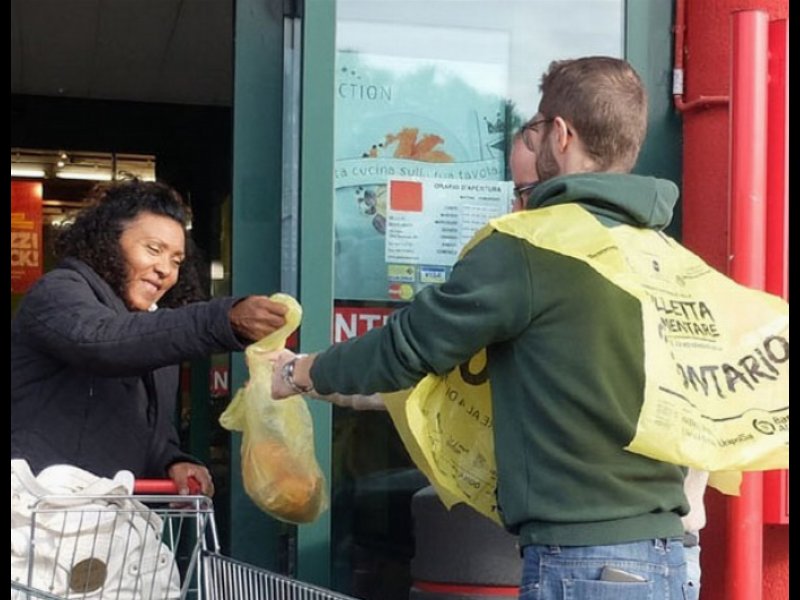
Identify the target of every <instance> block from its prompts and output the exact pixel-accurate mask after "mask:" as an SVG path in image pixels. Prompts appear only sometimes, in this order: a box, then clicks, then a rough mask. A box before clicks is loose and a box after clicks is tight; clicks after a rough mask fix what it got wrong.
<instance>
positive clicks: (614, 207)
mask: <svg viewBox="0 0 800 600" xmlns="http://www.w3.org/2000/svg"><path fill="white" fill-rule="evenodd" d="M676 199H677V188H676V187H675V186H674V185H673V184H672V183H670V182H668V181H664V180H658V179H654V178H650V177H640V176H634V175H622V174H587V175H570V176H564V177H558V178H554V179H552V180H549V181H547V182H545V183H543V184H542V185H541V186H539V187H538V188H537V189H536V190H535V192H534V194H533V195H532V196H531V198H530V200H529V203H528V208H529V209H533V210H535V209H536V208H538V207H546V206H553V205H557V204H564V203H570V202H572V203H577V204H579V205H581V206H583V207H584V208H585V209H586V210H588V211H589V212H590V213H592V214H593V215H595V216H596V217H597V218H598V220H600V222H601V223H603V224H604V225H606V226H614V225H618V224H627V225H633V226H637V227H649V228H653V229H662V228H663V227H665V226H666V225H667V224H668V223H669V221H670V219H671V215H672V208H673V206H674V203H675V201H676ZM484 347H485V348H486V349H487V353H488V360H489V364H488V367H489V377H490V380H491V382H492V403H493V419H494V431H495V455H496V459H497V468H498V504H499V509H500V512H501V514H502V517H503V521H504V523H505V524H506V526H507V528H508V529H509V530H510V531H513V532H515V533H518V534H519V536H520V545H521V546H524V545H527V544H560V545H565V546H585V545H603V544H614V543H622V542H627V541H634V540H641V539H650V538H657V537H670V536H679V535H681V534H682V531H683V529H682V527H681V522H680V518H679V517H680V516H681V515H684V514H686V512H687V509H688V505H687V503H686V499H685V497H684V495H683V476H684V473H683V470H682V469H681V468H680V467H677V466H675V465H670V464H667V463H662V462H658V461H654V460H652V459H649V458H645V457H643V456H640V455H637V454H633V453H630V452H627V451H625V450H623V447H624V446H626V445H627V444H628V442H629V441H630V440H631V439H632V437H633V434H634V431H635V427H636V422H637V418H638V415H639V411H640V409H641V404H642V400H643V390H644V372H643V356H642V352H643V338H642V326H641V310H640V308H639V304H638V302H637V301H636V300H635V299H634V298H633V297H631V296H629V295H628V294H626V293H625V292H623V291H622V290H620V289H619V288H617V287H615V286H614V285H612V284H611V283H610V282H609V281H608V280H606V279H605V278H603V277H602V276H601V275H599V274H598V273H597V272H595V271H594V270H593V269H591V268H590V267H589V266H587V265H586V264H584V263H583V262H581V261H579V260H577V259H573V258H569V257H566V256H564V255H561V254H558V253H555V252H550V251H547V250H543V249H541V248H537V247H535V246H532V245H530V244H529V243H527V242H525V241H523V240H520V239H518V238H516V237H512V236H509V235H506V234H502V233H499V232H496V233H494V234H492V235H490V236H489V237H487V238H486V239H485V240H483V241H481V242H480V243H479V244H477V245H476V246H475V247H474V248H472V249H471V250H470V251H469V252H468V253H467V254H466V256H464V257H463V258H462V259H461V260H459V261H458V263H456V265H455V266H454V268H453V272H452V274H451V276H450V279H449V280H448V281H447V282H446V283H444V284H442V285H440V286H431V287H428V288H425V289H424V290H422V291H421V292H420V293H419V294H418V295H417V296H416V298H415V299H414V301H413V302H412V303H411V304H410V305H409V306H407V307H405V308H404V309H401V310H398V311H396V312H395V313H394V314H393V315H392V316H391V318H390V319H389V321H388V322H387V324H386V325H385V326H384V327H382V328H380V329H375V330H372V331H370V332H368V333H367V334H365V335H364V336H361V337H360V338H356V339H353V340H350V341H348V342H344V343H342V344H337V345H335V346H333V347H331V348H330V349H328V350H327V351H325V352H323V353H321V354H320V355H318V357H317V360H316V361H315V363H314V366H313V368H312V373H311V375H312V379H313V381H314V384H315V387H316V389H317V391H318V392H320V393H323V394H324V393H330V392H340V393H372V392H380V391H392V390H398V389H403V388H406V387H409V386H411V385H413V384H415V383H416V382H417V381H419V380H420V379H421V378H422V377H424V376H425V375H426V374H427V373H437V374H444V373H446V372H448V371H450V370H451V369H453V368H454V367H455V366H457V365H459V364H461V363H463V362H464V361H466V360H468V359H469V358H470V357H471V356H473V355H474V354H475V352H477V351H478V350H480V349H481V348H484Z"/></svg>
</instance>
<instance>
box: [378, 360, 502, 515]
mask: <svg viewBox="0 0 800 600" xmlns="http://www.w3.org/2000/svg"><path fill="white" fill-rule="evenodd" d="M485 367H486V351H485V350H482V351H481V352H479V353H478V354H476V355H475V356H474V357H473V358H472V359H471V360H470V361H469V362H468V363H465V364H464V365H461V366H460V367H459V368H457V369H453V370H452V371H451V372H450V373H447V374H446V375H442V376H438V375H428V376H427V377H425V378H424V379H422V381H420V382H419V383H418V384H417V386H416V387H415V388H414V389H413V390H411V391H410V394H409V391H408V390H406V391H404V392H396V393H394V394H386V393H383V394H381V395H382V396H383V400H384V404H385V405H386V408H387V410H388V411H389V414H390V415H391V417H392V421H393V422H394V425H395V428H396V429H397V432H398V434H399V435H400V439H402V440H403V444H404V445H405V447H406V450H407V451H408V453H409V455H410V456H411V458H412V460H413V461H414V464H416V465H417V468H419V470H420V471H422V472H423V473H424V474H425V476H426V477H427V478H428V481H430V482H431V484H432V485H433V487H434V489H435V490H436V493H437V494H438V495H439V498H440V499H441V501H442V503H443V504H444V505H445V506H446V507H447V508H450V507H451V506H453V505H454V504H458V503H459V502H464V503H466V504H468V505H469V506H471V507H472V508H474V509H475V510H477V511H478V512H479V513H481V514H482V515H484V516H486V517H489V518H490V519H491V520H492V521H494V522H495V523H497V524H498V525H499V524H501V521H500V515H499V514H498V512H497V497H496V495H495V489H496V488H497V467H496V464H495V458H494V427H493V424H492V391H491V388H490V386H489V379H488V377H487V376H486V371H485Z"/></svg>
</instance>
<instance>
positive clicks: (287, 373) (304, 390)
mask: <svg viewBox="0 0 800 600" xmlns="http://www.w3.org/2000/svg"><path fill="white" fill-rule="evenodd" d="M305 357H306V355H305V354H298V355H297V356H295V357H294V358H293V359H292V360H290V361H289V362H287V363H286V364H285V365H283V367H281V377H282V378H283V381H284V383H285V384H286V385H288V386H289V387H290V388H292V391H293V392H294V393H296V394H310V393H311V392H313V391H314V384H311V385H309V386H306V387H302V386H299V385H297V382H296V381H295V380H294V368H295V365H297V359H298V358H305Z"/></svg>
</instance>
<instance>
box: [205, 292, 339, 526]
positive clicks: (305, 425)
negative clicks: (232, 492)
mask: <svg viewBox="0 0 800 600" xmlns="http://www.w3.org/2000/svg"><path fill="white" fill-rule="evenodd" d="M271 299H272V300H274V301H276V302H282V303H284V304H286V305H287V306H288V307H289V311H288V313H287V315H286V324H285V325H284V326H283V327H282V328H281V329H279V330H277V331H275V332H274V333H272V334H271V335H268V336H267V337H265V338H264V339H262V340H259V341H258V342H256V343H254V344H251V345H250V346H248V347H247V349H246V350H245V358H246V361H247V367H248V369H249V371H250V380H249V381H248V382H247V384H246V385H245V386H244V387H243V388H241V389H240V390H239V391H238V392H237V393H236V396H235V397H234V399H233V401H232V402H231V403H230V405H229V406H228V408H227V409H226V410H225V412H224V413H223V414H222V415H221V416H220V419H219V422H220V424H221V425H222V426H223V427H224V428H225V429H228V430H230V431H241V432H242V434H243V435H242V447H241V453H242V480H243V482H244V489H245V491H246V492H247V495H248V496H250V498H251V499H252V500H253V502H255V503H256V505H257V506H258V507H259V508H261V509H262V510H263V511H264V512H266V513H268V514H269V515H271V516H273V517H275V518H276V519H280V520H281V521H286V522H288V523H309V522H311V521H313V520H314V519H316V518H317V517H318V516H319V515H320V514H322V512H323V511H324V510H325V509H326V508H327V506H328V501H327V495H326V492H325V477H324V476H323V474H322V471H321V470H320V467H319V464H318V463H317V460H316V457H315V455H314V430H313V425H312V421H311V413H310V412H309V410H308V406H307V405H306V401H305V400H304V399H303V398H302V397H301V396H292V397H290V398H286V399H284V400H273V399H272V395H271V394H272V363H271V362H270V361H269V358H268V357H269V355H270V354H271V353H273V352H275V351H278V350H281V349H283V348H284V345H285V343H286V338H287V337H289V335H290V334H291V333H292V332H293V331H294V330H295V329H297V327H298V325H299V324H300V319H301V317H302V309H301V308H300V305H299V304H298V303H297V301H296V300H295V299H294V298H292V297H291V296H288V295H286V294H275V295H274V296H272V297H271Z"/></svg>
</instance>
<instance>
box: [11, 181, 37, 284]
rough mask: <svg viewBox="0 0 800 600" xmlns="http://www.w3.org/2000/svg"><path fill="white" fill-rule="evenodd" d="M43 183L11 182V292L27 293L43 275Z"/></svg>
mask: <svg viewBox="0 0 800 600" xmlns="http://www.w3.org/2000/svg"><path fill="white" fill-rule="evenodd" d="M43 256H44V254H43V252H42V184H41V183H39V182H31V181H12V182H11V293H12V294H24V293H25V292H27V291H28V288H29V287H31V285H33V282H34V281H36V280H37V279H38V278H39V277H41V275H42V263H43Z"/></svg>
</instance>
